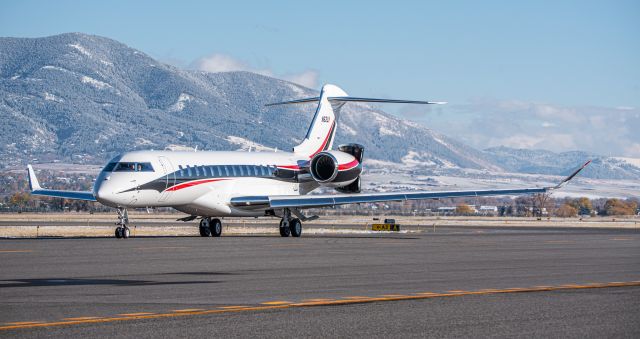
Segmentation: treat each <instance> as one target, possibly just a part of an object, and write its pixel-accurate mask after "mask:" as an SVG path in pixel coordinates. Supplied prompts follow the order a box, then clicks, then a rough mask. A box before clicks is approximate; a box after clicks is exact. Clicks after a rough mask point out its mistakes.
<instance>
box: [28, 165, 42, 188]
mask: <svg viewBox="0 0 640 339" xmlns="http://www.w3.org/2000/svg"><path fill="white" fill-rule="evenodd" d="M27 172H28V173H29V188H30V189H31V191H35V190H39V189H41V188H42V187H40V183H39V182H38V178H37V177H36V172H35V171H34V170H33V167H31V165H27Z"/></svg>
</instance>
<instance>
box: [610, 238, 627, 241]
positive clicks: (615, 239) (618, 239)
mask: <svg viewBox="0 0 640 339" xmlns="http://www.w3.org/2000/svg"><path fill="white" fill-rule="evenodd" d="M609 240H613V241H627V240H633V238H611V239H609Z"/></svg>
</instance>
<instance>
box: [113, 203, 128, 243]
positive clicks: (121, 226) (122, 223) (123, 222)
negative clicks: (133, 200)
mask: <svg viewBox="0 0 640 339" xmlns="http://www.w3.org/2000/svg"><path fill="white" fill-rule="evenodd" d="M116 225H118V227H116V238H118V239H127V238H129V236H130V235H131V231H130V230H129V213H127V209H126V208H123V207H118V222H117V223H116Z"/></svg>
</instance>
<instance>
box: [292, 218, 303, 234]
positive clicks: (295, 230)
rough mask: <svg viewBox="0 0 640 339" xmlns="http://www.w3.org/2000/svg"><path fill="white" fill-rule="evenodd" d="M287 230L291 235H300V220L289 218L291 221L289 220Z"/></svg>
mask: <svg viewBox="0 0 640 339" xmlns="http://www.w3.org/2000/svg"><path fill="white" fill-rule="evenodd" d="M289 230H290V231H291V236H292V237H296V238H298V237H300V235H302V222H300V219H298V218H294V219H291V221H289Z"/></svg>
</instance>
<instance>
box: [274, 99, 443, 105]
mask: <svg viewBox="0 0 640 339" xmlns="http://www.w3.org/2000/svg"><path fill="white" fill-rule="evenodd" d="M319 100H320V97H313V98H304V99H296V100H290V101H282V102H274V103H271V104H266V105H265V106H276V105H291V104H306V103H308V102H317V101H319ZM327 100H329V101H337V102H374V103H386V104H420V105H444V104H446V103H447V102H446V101H420V100H399V99H376V98H356V97H327Z"/></svg>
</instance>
